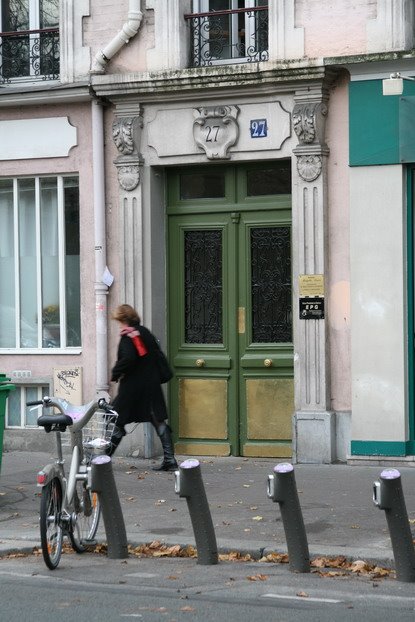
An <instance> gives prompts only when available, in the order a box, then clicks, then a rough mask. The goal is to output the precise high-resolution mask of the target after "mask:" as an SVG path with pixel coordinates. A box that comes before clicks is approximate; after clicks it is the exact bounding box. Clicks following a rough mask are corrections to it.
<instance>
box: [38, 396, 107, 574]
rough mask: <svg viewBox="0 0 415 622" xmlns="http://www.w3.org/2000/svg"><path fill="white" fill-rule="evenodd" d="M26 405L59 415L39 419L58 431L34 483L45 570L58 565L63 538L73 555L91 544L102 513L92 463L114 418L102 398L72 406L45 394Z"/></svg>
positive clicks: (102, 451)
mask: <svg viewBox="0 0 415 622" xmlns="http://www.w3.org/2000/svg"><path fill="white" fill-rule="evenodd" d="M27 406H35V407H41V406H42V407H43V408H55V409H57V410H58V411H59V412H58V413H56V412H51V413H50V414H42V415H40V417H39V418H38V420H37V423H38V425H39V426H42V427H43V428H44V429H45V431H46V432H56V444H57V460H56V461H55V462H53V463H50V464H47V465H46V466H45V467H43V469H42V470H41V471H39V472H38V474H37V485H38V486H40V487H41V488H42V496H41V502H40V517H39V518H40V540H41V546H42V553H43V559H44V560H45V563H46V565H47V567H48V568H50V569H51V570H53V569H55V568H56V567H57V566H58V564H59V561H60V558H61V554H62V546H63V537H64V536H65V535H66V536H68V537H69V540H70V542H71V544H72V547H73V549H74V550H75V551H76V552H77V553H83V552H84V551H86V550H87V548H88V547H90V546H92V545H94V544H95V540H94V538H95V535H96V533H97V529H98V524H99V519H100V514H101V510H100V503H99V499H98V494H97V493H96V492H92V491H91V462H92V460H93V458H94V457H95V456H97V455H103V454H105V453H106V451H107V449H108V447H109V445H110V442H111V436H112V432H113V430H114V425H115V422H116V420H117V416H118V415H117V413H116V412H115V411H114V410H113V409H112V408H111V406H110V405H109V404H108V403H107V402H106V401H105V400H104V399H103V398H101V399H98V400H93V401H92V402H89V403H88V404H84V405H82V406H74V405H73V404H71V403H69V402H67V401H66V400H63V399H61V398H58V397H47V396H45V397H44V398H43V399H42V400H39V401H35V402H27ZM67 430H68V431H69V439H68V440H69V442H70V446H71V449H72V453H71V463H70V468H69V475H68V477H66V474H65V469H64V462H65V461H64V459H63V451H62V446H63V445H64V443H65V441H64V439H63V438H62V434H63V433H66V432H67ZM65 436H66V435H65Z"/></svg>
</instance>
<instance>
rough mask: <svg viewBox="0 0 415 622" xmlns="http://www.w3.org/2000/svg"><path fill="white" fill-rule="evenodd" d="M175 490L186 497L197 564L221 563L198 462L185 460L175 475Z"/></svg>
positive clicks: (180, 495)
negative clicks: (193, 535)
mask: <svg viewBox="0 0 415 622" xmlns="http://www.w3.org/2000/svg"><path fill="white" fill-rule="evenodd" d="M174 477H175V483H174V490H175V492H176V493H177V494H178V495H179V497H185V498H186V501H187V507H188V508H189V513H190V518H191V521H192V526H193V532H194V534H195V540H196V549H197V563H198V564H202V565H204V566H208V565H213V564H217V563H218V561H219V557H218V548H217V545H216V535H215V530H214V527H213V522H212V517H211V514H210V509H209V504H208V501H207V498H206V493H205V487H204V485H203V480H202V472H201V468H200V463H199V461H198V460H185V461H184V462H182V463H181V464H180V465H179V470H178V471H175V473H174Z"/></svg>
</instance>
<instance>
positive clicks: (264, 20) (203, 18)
mask: <svg viewBox="0 0 415 622" xmlns="http://www.w3.org/2000/svg"><path fill="white" fill-rule="evenodd" d="M184 17H185V20H186V21H187V23H188V25H189V27H190V29H191V37H190V41H191V58H192V66H193V67H203V66H206V65H215V64H229V63H244V62H248V63H251V62H258V61H265V60H268V6H260V7H251V8H245V9H233V10H226V11H209V12H207V13H192V14H187V15H185V16H184Z"/></svg>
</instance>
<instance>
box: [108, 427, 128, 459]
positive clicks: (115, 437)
mask: <svg viewBox="0 0 415 622" xmlns="http://www.w3.org/2000/svg"><path fill="white" fill-rule="evenodd" d="M125 434H126V432H125V430H124V428H121V427H118V426H117V425H116V426H115V427H114V431H113V433H112V436H111V445H110V446H109V447H108V449H107V456H112V455H113V453H114V452H115V450H116V449H117V447H118V445H119V444H120V443H121V440H122V438H123V436H125Z"/></svg>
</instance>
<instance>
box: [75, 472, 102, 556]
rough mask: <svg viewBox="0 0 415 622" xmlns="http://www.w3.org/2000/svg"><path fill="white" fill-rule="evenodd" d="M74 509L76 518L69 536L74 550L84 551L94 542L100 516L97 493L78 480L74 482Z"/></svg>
mask: <svg viewBox="0 0 415 622" xmlns="http://www.w3.org/2000/svg"><path fill="white" fill-rule="evenodd" d="M74 510H75V514H76V520H75V521H74V524H73V526H72V529H71V531H70V534H69V537H70V540H71V544H72V547H73V549H74V551H76V552H77V553H84V552H85V551H86V550H87V549H88V548H89V547H90V546H93V545H94V544H95V542H94V538H95V535H96V533H97V530H98V525H99V519H100V516H101V505H100V502H99V499H98V493H96V492H92V491H91V490H89V488H87V487H86V483H85V482H82V481H78V482H77V483H76V488H75V493H74Z"/></svg>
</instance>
